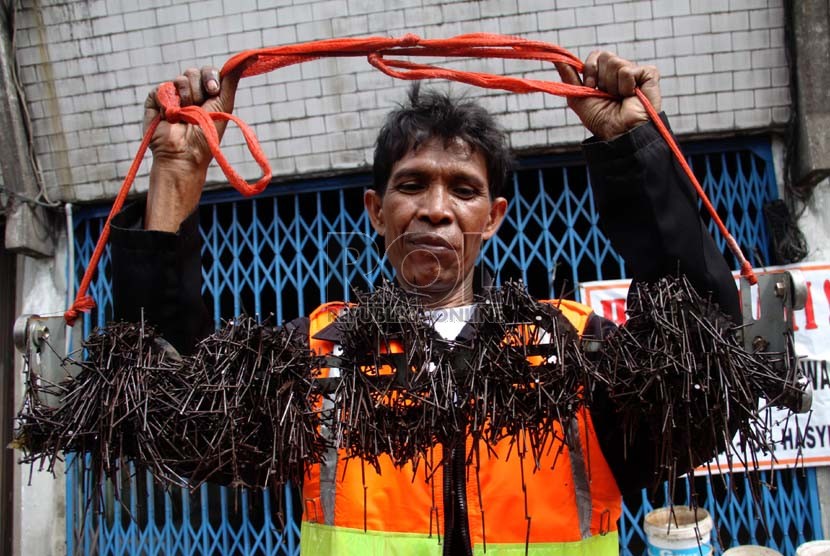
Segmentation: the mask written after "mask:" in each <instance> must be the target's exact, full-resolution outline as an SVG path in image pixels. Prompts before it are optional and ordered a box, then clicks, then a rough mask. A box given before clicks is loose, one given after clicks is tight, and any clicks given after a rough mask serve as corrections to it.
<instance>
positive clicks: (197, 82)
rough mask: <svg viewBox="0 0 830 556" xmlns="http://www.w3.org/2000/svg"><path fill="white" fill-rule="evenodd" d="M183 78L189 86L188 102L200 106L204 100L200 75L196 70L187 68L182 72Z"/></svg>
mask: <svg viewBox="0 0 830 556" xmlns="http://www.w3.org/2000/svg"><path fill="white" fill-rule="evenodd" d="M184 76H185V77H187V81H188V83H189V84H190V100H191V101H192V102H193V104H195V105H196V106H201V105H202V104H203V103H204V102H205V99H206V95H205V92H204V91H203V90H202V74H201V72H200V71H199V70H198V69H196V68H187V69H186V70H184Z"/></svg>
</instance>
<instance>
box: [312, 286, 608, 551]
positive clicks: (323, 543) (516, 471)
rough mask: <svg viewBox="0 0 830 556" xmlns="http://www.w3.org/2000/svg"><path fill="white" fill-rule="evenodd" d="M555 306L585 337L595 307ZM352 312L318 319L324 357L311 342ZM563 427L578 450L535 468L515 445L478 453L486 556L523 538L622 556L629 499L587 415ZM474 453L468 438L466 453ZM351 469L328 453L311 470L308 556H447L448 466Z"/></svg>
mask: <svg viewBox="0 0 830 556" xmlns="http://www.w3.org/2000/svg"><path fill="white" fill-rule="evenodd" d="M548 303H554V304H555V306H556V307H557V308H558V309H559V310H560V311H562V314H563V315H564V316H565V317H566V318H567V319H568V320H569V321H570V322H571V324H573V325H574V327H575V328H576V329H577V331H579V333H580V334H581V333H582V332H583V330H584V329H585V326H586V324H587V322H588V318H589V317H590V315H591V312H592V311H591V308H590V307H588V306H586V305H582V304H580V303H576V302H573V301H567V300H557V301H555V302H550V301H548ZM345 307H347V304H345V303H342V302H332V303H326V304H324V305H322V306H320V307H319V308H317V309H316V310H315V311H314V312H313V313H312V314H311V316H310V327H309V342H310V346H311V348H312V349H313V350H314V351H315V352H316V353H317V354H318V355H328V354H331V353H332V352H333V350H334V349H335V345H334V344H333V343H332V342H329V341H325V340H320V339H316V338H315V337H314V336H315V335H316V334H317V333H319V332H320V331H321V330H323V329H324V328H325V327H326V326H328V325H329V324H331V323H332V322H334V320H335V319H336V317H337V315H338V314H339V313H340V311H341V310H342V309H344V308H345ZM566 426H568V427H570V431H569V433H570V435H571V436H570V438H572V439H573V440H571V445H572V448H571V449H569V448H568V446H567V445H565V446H563V447H562V450H561V451H560V450H559V449H558V448H559V447H558V446H557V447H554V448H553V449H551V450H548V451H547V453H546V454H544V455H543V456H542V459H541V461H540V463H539V466H538V468H537V467H536V464H535V461H534V459H533V458H532V457H525V458H519V457H517V456H516V454H515V453H513V454H512V457H510V458H509V459H508V458H507V455H508V451H509V448H510V439H505V440H502V441H501V442H500V443H498V444H497V445H495V446H494V448H495V452H496V455H495V456H494V455H492V454H490V455H489V456H488V455H487V453H486V450H482V451H481V456H480V457H481V461H480V469H479V473H478V476H479V480H478V481H476V480H475V479H473V478H472V476H471V478H470V480H468V481H467V501H468V504H467V513H468V517H469V526H470V539H471V542H472V544H473V553H474V554H483V553H484V552H485V549H486V553H487V554H488V555H489V554H492V555H494V556H499V555H519V554H525V548H526V544H525V543H526V541H528V545H527V549H528V553H529V554H552V555H557V556H576V555H583V554H585V555H588V554H590V555H606V554H607V555H611V554H614V555H616V554H618V553H619V540H618V535H617V520H618V519H619V517H620V511H621V500H622V498H621V495H620V491H619V489H618V487H617V483H616V481H615V480H614V477H613V475H612V473H611V469H610V468H609V466H608V464H607V462H606V461H605V458H604V457H603V455H602V452H601V451H600V446H599V442H598V440H597V437H596V433H595V431H594V427H593V423H592V421H591V416H590V413H589V412H588V411H587V410H583V411H581V412H580V413H579V414H578V417H577V418H576V419H574V420H573V421H572V422H571V423H568V424H567V425H566ZM560 432H561V431H560ZM559 438H561V435H559ZM470 447H471V440H470V439H468V440H467V450H469V449H470ZM574 447H578V450H577V449H573V448H574ZM514 452H515V446H514ZM554 459H555V460H556V465H554ZM432 460H433V462H436V463H437V462H440V461H441V447H440V446H436V447H435V448H434V449H433V454H432ZM344 462H346V460H345V455H344V453H343V452H339V453H338V451H337V450H334V449H330V450H329V452H328V454H327V456H326V461H325V463H323V464H320V465H315V466H313V467H312V469H311V473H310V476H309V477H307V478H306V481H305V483H304V485H303V504H304V509H303V523H302V529H301V537H300V539H301V541H300V547H301V553H302V554H303V555H308V556H312V555H321V554H355V555H361V556H365V555H389V554H400V555H410V554H435V555H440V554H441V553H442V546H441V542H442V540H443V531H441V528H442V527H443V523H444V521H443V519H444V509H443V496H442V493H441V485H442V484H443V468H442V466H440V465H436V466H435V467H436V469H434V470H431V473H432V474H431V476H430V477H427V476H426V470H425V467H426V466H425V465H423V464H422V465H421V466H420V468H419V469H418V473H413V469H412V466H411V464H407V465H405V466H404V467H403V468H395V467H394V466H393V465H392V462H391V460H390V459H388V458H387V457H385V456H384V457H381V458H380V473H377V472H376V471H375V469H374V468H373V467H372V466H371V465H367V464H364V463H362V462H361V461H360V460H351V461H348V462H346V463H345V464H344ZM338 464H339V465H338ZM522 466H523V467H524V469H522ZM522 478H524V484H525V486H526V493H527V494H526V496H527V514H525V494H523V488H522ZM479 489H480V490H479ZM479 497H480V498H479ZM479 500H480V503H479ZM482 510H483V511H482ZM526 515H527V516H529V520H528V519H527V518H526ZM364 525H365V530H364ZM528 527H529V534H528Z"/></svg>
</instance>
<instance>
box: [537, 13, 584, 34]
mask: <svg viewBox="0 0 830 556" xmlns="http://www.w3.org/2000/svg"><path fill="white" fill-rule="evenodd" d="M536 16H537V19H538V22H539V29H544V30H548V29H570V28H572V27H575V26H576V12H575V11H574V10H549V11H544V12H539V13H538V14H536Z"/></svg>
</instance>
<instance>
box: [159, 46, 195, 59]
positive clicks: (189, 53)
mask: <svg viewBox="0 0 830 556" xmlns="http://www.w3.org/2000/svg"><path fill="white" fill-rule="evenodd" d="M161 57H162V60H164V61H165V62H168V63H169V62H179V63H180V64H182V65H189V64H193V63H194V59H195V58H196V50H195V48H194V46H193V42H191V41H188V42H181V43H175V44H168V45H167V46H165V47H164V48H163V49H162V51H161Z"/></svg>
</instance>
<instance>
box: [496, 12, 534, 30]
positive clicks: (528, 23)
mask: <svg viewBox="0 0 830 556" xmlns="http://www.w3.org/2000/svg"><path fill="white" fill-rule="evenodd" d="M538 30H539V23H538V21H537V19H536V14H521V15H512V16H509V17H503V18H501V19H499V31H500V32H501V33H503V34H505V35H521V34H522V33H532V32H535V31H538Z"/></svg>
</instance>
